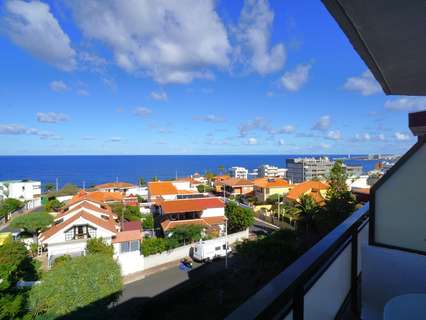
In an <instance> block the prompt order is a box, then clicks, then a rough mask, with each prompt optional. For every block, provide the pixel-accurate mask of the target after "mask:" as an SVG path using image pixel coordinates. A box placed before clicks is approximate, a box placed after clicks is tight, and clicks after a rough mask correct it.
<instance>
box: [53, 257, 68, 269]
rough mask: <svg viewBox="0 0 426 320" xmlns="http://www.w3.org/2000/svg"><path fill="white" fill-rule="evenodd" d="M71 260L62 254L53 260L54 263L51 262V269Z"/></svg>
mask: <svg viewBox="0 0 426 320" xmlns="http://www.w3.org/2000/svg"><path fill="white" fill-rule="evenodd" d="M71 259H72V257H71V256H70V255H68V254H64V255H63V256H60V257H57V258H56V259H55V261H53V267H52V268H56V267H58V266H60V265H63V264H65V263H68V262H69V261H71Z"/></svg>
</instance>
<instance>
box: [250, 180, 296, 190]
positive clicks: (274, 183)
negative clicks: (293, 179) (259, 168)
mask: <svg viewBox="0 0 426 320" xmlns="http://www.w3.org/2000/svg"><path fill="white" fill-rule="evenodd" d="M253 183H254V185H255V186H256V187H261V188H285V187H289V186H290V185H289V183H288V182H287V181H286V180H284V179H278V178H277V179H270V178H258V179H254V180H253Z"/></svg>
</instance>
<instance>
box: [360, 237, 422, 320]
mask: <svg viewBox="0 0 426 320" xmlns="http://www.w3.org/2000/svg"><path fill="white" fill-rule="evenodd" d="M425 270H426V256H423V255H419V254H414V253H409V252H404V251H400V250H391V249H385V248H381V247H374V246H368V245H364V246H363V247H362V281H361V286H362V289H361V293H362V316H363V317H362V318H363V319H369V320H382V319H383V309H384V307H385V305H386V303H387V302H388V301H389V300H390V299H392V298H393V297H396V296H399V295H403V294H408V293H426V281H425Z"/></svg>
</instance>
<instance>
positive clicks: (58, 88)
mask: <svg viewBox="0 0 426 320" xmlns="http://www.w3.org/2000/svg"><path fill="white" fill-rule="evenodd" d="M49 88H50V90H52V91H55V92H64V91H67V90H68V89H69V87H68V85H67V84H66V83H65V82H63V81H61V80H55V81H52V82H51V83H49Z"/></svg>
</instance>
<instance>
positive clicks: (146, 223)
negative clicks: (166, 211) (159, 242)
mask: <svg viewBox="0 0 426 320" xmlns="http://www.w3.org/2000/svg"><path fill="white" fill-rule="evenodd" d="M141 220H142V226H143V228H144V229H154V217H153V216H152V214H144V215H142V218H141Z"/></svg>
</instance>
